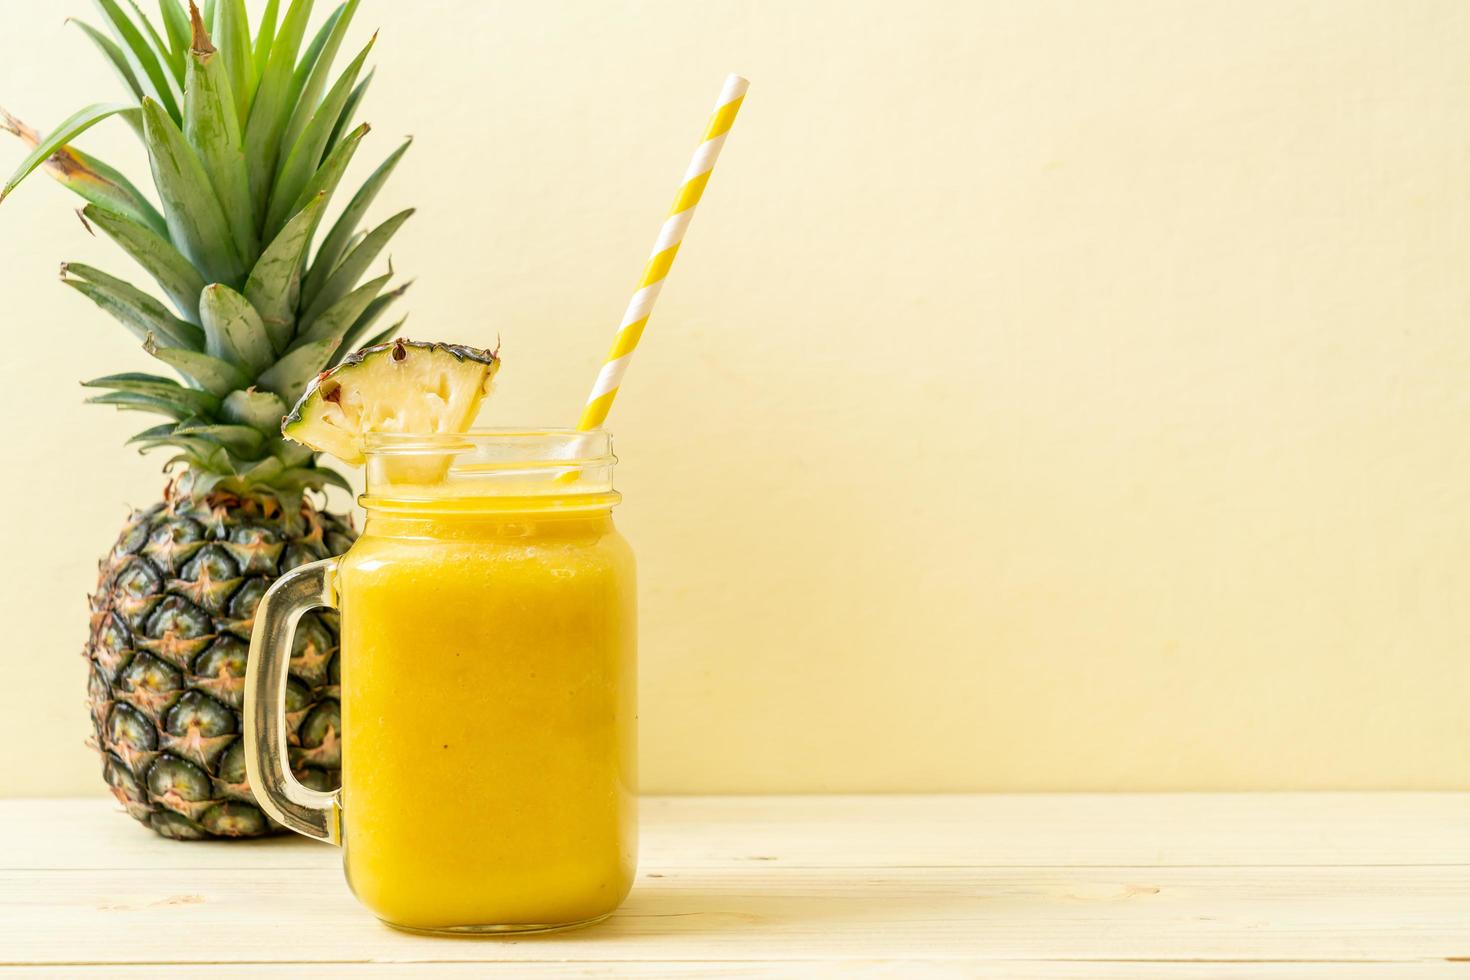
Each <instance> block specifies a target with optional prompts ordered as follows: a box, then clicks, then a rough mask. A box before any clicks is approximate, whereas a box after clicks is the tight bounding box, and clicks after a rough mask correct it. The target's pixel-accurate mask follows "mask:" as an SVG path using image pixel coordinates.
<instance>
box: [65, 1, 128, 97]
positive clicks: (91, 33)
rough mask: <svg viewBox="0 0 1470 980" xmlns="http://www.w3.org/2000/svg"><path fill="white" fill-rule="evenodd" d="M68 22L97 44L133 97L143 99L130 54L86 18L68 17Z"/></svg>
mask: <svg viewBox="0 0 1470 980" xmlns="http://www.w3.org/2000/svg"><path fill="white" fill-rule="evenodd" d="M66 22H67V23H68V24H75V25H76V27H77V29H78V30H80V31H81V32H82V33H83V34H85V35H86V36H87V39H88V40H90V41H91V42H92V43H93V44H95V45H96V46H97V50H99V51H101V52H102V57H104V58H106V59H107V63H108V64H110V65H112V70H113V71H115V72H117V74H118V77H119V78H121V79H122V80H123V84H124V85H126V86H127V87H128V91H129V92H132V93H133V98H135V99H138V100H139V101H142V99H143V85H142V83H140V82H139V81H138V76H137V75H135V74H134V73H133V66H132V65H131V64H129V63H128V56H127V55H125V54H123V50H122V48H120V47H118V46H117V42H116V41H114V40H113V39H112V38H110V37H108V36H107V35H106V34H103V33H102V32H101V31H99V30H97V28H95V27H93V26H92V25H91V24H88V23H87V22H86V21H84V20H78V19H77V18H75V17H68V18H67V21H66Z"/></svg>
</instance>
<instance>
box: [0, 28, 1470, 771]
mask: <svg viewBox="0 0 1470 980" xmlns="http://www.w3.org/2000/svg"><path fill="white" fill-rule="evenodd" d="M86 6H87V5H85V4H83V3H81V0H76V2H75V3H73V4H71V5H69V6H67V7H63V6H62V5H56V4H52V3H49V2H48V3H41V2H38V0H0V24H3V25H4V28H3V32H0V49H3V56H0V103H3V104H5V105H6V106H7V107H8V108H10V109H12V110H13V111H15V112H16V113H18V114H20V115H22V116H24V117H26V118H28V119H30V120H32V121H34V122H36V123H38V124H41V125H43V126H49V125H51V124H53V123H55V122H56V121H58V120H59V119H61V118H62V117H63V116H64V115H66V114H67V113H68V112H70V111H71V110H72V109H74V108H76V107H78V106H80V105H82V104H84V103H87V102H91V101H98V100H103V99H108V98H112V97H113V93H114V91H115V89H114V82H113V80H112V79H111V78H110V77H109V76H108V74H107V71H106V69H105V68H104V67H102V66H101V64H100V63H99V61H98V59H97V58H96V57H95V55H94V53H93V52H92V51H91V50H90V49H88V48H87V47H86V45H85V42H84V40H83V38H82V37H81V36H80V34H79V33H77V32H76V31H75V30H74V29H72V28H67V27H64V25H63V23H62V15H63V12H64V11H66V12H72V13H77V14H83V15H86V14H88V13H89V11H88V10H86V9H84V8H86ZM71 8H75V9H74V10H73V9H71ZM359 26H360V28H361V32H360V33H361V34H362V37H363V38H364V39H365V37H366V34H367V32H368V31H369V30H371V28H372V27H374V26H380V27H381V28H382V36H381V38H380V41H379V44H378V46H377V49H376V51H375V55H374V58H375V61H376V63H377V65H378V66H379V70H378V78H377V81H376V82H375V89H374V91H373V92H372V93H371V96H370V98H369V108H368V111H367V113H366V115H367V118H368V119H369V120H370V121H371V122H372V123H373V124H374V126H375V135H374V136H373V137H372V140H371V146H372V152H366V153H364V154H363V155H362V156H361V157H360V160H361V166H360V168H359V169H360V171H361V172H362V173H364V174H365V173H366V171H367V169H368V168H369V167H370V166H372V165H373V164H374V163H375V162H376V159H377V158H381V157H382V156H384V155H386V154H387V153H388V152H389V150H390V149H391V148H392V147H393V146H394V145H395V144H396V142H397V140H398V138H399V137H400V136H401V135H402V134H405V133H413V134H414V135H415V136H416V137H417V143H416V145H415V148H414V150H413V151H412V153H411V154H410V156H409V157H408V158H407V160H406V162H405V164H404V166H403V167H402V168H401V169H400V170H399V173H398V176H397V177H396V178H395V180H394V182H393V184H392V185H391V188H390V189H389V191H388V192H387V193H385V195H384V197H383V199H381V200H380V202H379V206H378V209H377V213H378V214H380V215H383V216H385V215H387V214H389V213H392V211H394V210H397V209H398V208H400V207H403V206H407V205H409V204H415V205H417V206H418V207H419V209H420V210H419V214H418V216H417V217H416V218H415V219H414V220H413V221H412V222H411V224H410V225H409V226H408V228H407V229H406V231H405V232H403V233H402V234H401V236H400V238H399V239H398V240H397V242H396V246H395V249H394V254H393V260H394V263H395V265H396V267H397V268H398V269H400V270H403V271H405V272H407V273H409V274H411V275H415V276H417V277H418V279H419V283H418V285H417V287H416V288H415V291H414V293H413V294H412V297H411V307H412V309H413V311H414V318H413V320H412V321H411V324H412V331H411V333H412V334H413V335H416V336H423V337H425V338H434V339H453V340H459V341H465V342H471V343H477V344H491V343H493V342H494V341H495V338H496V337H497V335H498V336H500V337H502V338H503V339H504V353H505V358H506V368H505V370H504V371H503V372H502V374H501V379H502V386H501V391H500V394H499V396H498V400H497V401H496V402H495V403H494V404H493V406H492V407H491V409H490V410H489V412H488V413H487V415H486V417H485V421H486V422H490V423H497V424H513V423H533V424H534V423H542V424H545V423H551V424H556V423H562V424H569V423H571V422H572V421H574V420H575V417H576V413H577V409H578V406H579V404H580V401H581V399H582V397H583V395H584V392H585V390H586V388H587V387H588V386H589V385H590V383H591V380H592V377H593V374H594V372H595V368H596V364H597V361H598V359H599V357H600V355H601V354H602V353H603V350H604V348H605V345H606V343H607V342H608V339H609V338H610V336H611V331H612V330H613V328H614V327H615V325H616V322H617V319H618V317H619V315H620V313H621V311H622V307H623V304H624V302H625V300H626V297H627V295H628V293H629V291H630V290H631V287H632V285H633V284H634V282H635V280H636V278H637V275H638V273H639V270H640V266H641V263H642V259H643V257H644V255H645V252H646V250H647V248H648V246H649V245H650V243H651V241H652V237H653V235H654V232H655V231H656V229H657V227H658V223H659V220H660V216H661V214H662V211H663V209H664V208H665V207H666V206H667V204H668V201H669V199H670V197H671V194H672V192H673V189H674V187H675V185H676V184H677V181H678V178H679V175H680V173H681V172H682V169H683V166H684V163H685V160H686V159H687V155H688V153H689V151H690V149H691V148H692V145H693V142H694V140H695V138H696V137H697V135H698V133H699V130H700V126H701V124H702V121H703V119H704V115H705V113H706V112H707V110H708V108H709V105H710V103H711V101H712V99H713V97H714V95H715V93H716V91H717V90H718V88H719V85H720V81H721V79H722V78H723V77H724V75H725V73H726V72H727V71H732V70H734V71H740V72H742V73H744V74H747V75H749V76H750V77H751V79H752V80H753V86H752V89H751V94H750V96H749V98H748V99H747V103H746V107H745V109H744V112H743V113H742V116H741V120H740V123H739V125H738V126H737V128H736V130H735V133H734V135H733V136H732V138H731V141H730V143H729V146H728V148H727V150H726V154H725V156H724V158H723V160H722V163H721V167H720V171H719V173H718V174H717V177H716V179H715V181H714V182H713V184H712V185H711V189H710V191H709V193H708V195H707V196H706V199H705V202H704V204H703V206H702V208H701V213H700V217H699V220H698V221H697V222H696V223H695V225H694V228H693V230H692V232H691V234H690V238H689V241H688V244H687V245H686V247H685V249H684V251H683V253H682V254H681V256H680V261H679V266H678V268H677V269H676V271H675V274H674V276H673V278H672V280H671V282H670V285H669V286H668V288H667V289H666V290H665V292H664V295H663V299H662V301H661V304H660V308H659V311H658V313H657V315H656V317H655V318H654V322H653V324H652V325H651V327H650V329H649V332H648V334H647V336H646V338H645V341H644V344H643V348H642V350H641V351H640V353H639V356H638V361H637V363H636V364H635V365H634V367H633V369H632V371H631V373H630V375H629V378H628V383H627V386H626V388H625V390H624V393H623V397H622V399H621V400H620V403H619V405H618V407H617V410H616V412H615V414H614V417H613V419H612V427H613V429H614V431H615V432H616V434H617V436H618V446H619V452H620V455H621V457H622V459H623V463H622V465H621V467H620V482H621V486H622V488H623V489H624V490H625V492H626V494H627V499H626V502H625V504H624V506H623V508H622V509H621V511H620V518H619V519H620V521H621V523H622V524H623V526H624V529H625V531H626V532H627V533H628V535H629V536H630V537H631V538H632V539H633V541H634V543H635V545H636V547H637V549H638V552H639V555H640V559H641V569H642V581H643V586H642V588H643V592H642V596H643V670H642V705H643V710H642V722H643V763H644V776H645V785H646V788H647V789H649V790H651V791H802V790H808V791H836V790H987V789H1008V790H1032V789H1125V788H1127V789H1153V788H1244V787H1262V788H1279V787H1422V788H1447V787H1455V788H1461V789H1463V788H1467V787H1470V710H1467V707H1466V704H1467V693H1470V656H1467V653H1470V649H1467V647H1470V601H1467V599H1470V506H1467V490H1470V55H1467V53H1466V52H1470V7H1467V6H1466V5H1465V4H1463V3H1461V2H1458V0H1414V2H1403V3H1384V2H1358V0H1295V2H1287V3H1282V2H1278V0H1248V2H1238V0H1231V2H1223V0H1222V2H1176V0H1114V2H1108V3H1079V2H1029V0H1028V2H1024V3H1022V2H1000V0H987V2H976V3H971V2H959V0H954V2H939V0H927V2H910V3H894V2H873V0H863V2H854V0H804V2H795V3H786V2H775V0H769V2H743V3H742V2H729V0H701V2H698V3H691V2H680V0H639V2H632V0H614V2H596V3H593V2H570V0H560V2H547V3H535V4H532V3H499V2H464V0H416V2H415V3H412V4H410V3H398V2H395V3H389V2H386V0H368V2H367V3H365V4H364V8H363V12H362V14H361V15H360V16H359ZM83 145H84V146H85V147H86V148H88V149H91V150H92V151H93V152H95V153H97V154H99V155H102V156H104V157H107V158H109V159H112V160H113V162H115V163H124V164H127V165H128V166H131V167H133V168H135V169H134V172H135V173H137V174H140V175H142V174H144V173H146V171H145V170H143V169H142V158H141V155H140V153H139V152H138V151H137V150H136V148H135V147H134V146H133V145H132V137H131V135H130V134H129V133H128V132H127V131H126V129H125V128H124V127H122V126H121V125H119V126H117V127H115V128H114V129H110V130H107V131H99V132H98V133H97V134H96V135H95V137H93V138H89V139H88V140H86V141H85V142H84V143H83ZM20 156H21V153H20V151H19V148H18V147H17V146H15V145H0V163H3V164H4V169H6V170H8V169H10V167H11V166H12V165H13V164H14V163H15V162H17V161H18V160H19V159H20ZM369 157H371V158H374V159H371V160H369V159H366V158H369ZM143 179H146V178H143ZM73 207H74V204H73V201H72V200H71V199H70V198H69V197H68V196H67V194H66V193H65V192H64V191H63V190H62V189H60V188H58V187H56V186H54V185H52V184H50V183H49V182H46V181H42V180H37V181H35V182H34V183H33V184H29V185H27V186H26V187H24V188H23V189H22V191H21V192H19V193H18V194H17V195H16V196H15V197H14V198H12V199H11V200H9V201H7V202H6V203H5V204H4V206H3V207H0V319H3V324H0V330H3V337H4V345H5V346H4V355H3V357H0V412H3V415H4V417H5V418H6V419H8V420H9V421H8V432H7V437H6V446H5V451H4V455H3V458H4V471H5V478H4V479H3V480H0V513H3V514H4V515H5V519H4V528H5V531H4V540H5V552H4V558H3V560H0V623H3V628H4V631H5V639H4V650H5V653H4V657H3V672H0V678H3V681H0V794H54V793H81V792H87V793H96V792H100V791H101V786H100V781H99V778H98V775H97V772H96V764H95V762H94V760H93V758H92V756H91V755H90V753H89V752H88V751H87V750H85V749H83V747H82V740H83V738H84V737H85V735H86V732H87V721H86V713H85V710H84V708H83V705H82V697H83V685H84V672H83V668H82V662H81V660H80V659H79V658H78V656H77V653H78V650H79V649H80V645H81V642H82V640H83V635H84V620H85V614H84V604H83V597H84V595H85V593H86V591H87V590H88V588H89V586H90V585H91V583H92V578H93V575H94V567H95V560H96V557H97V556H98V555H99V554H100V553H101V552H102V551H103V550H104V549H105V548H106V547H107V546H108V545H109V544H110V542H111V541H112V539H113V537H114V535H115V534H116V532H117V529H118V526H119V525H120V523H121V521H122V518H123V516H124V513H125V511H124V505H125V504H126V503H128V502H132V503H136V504H145V503H148V502H150V501H151V500H153V499H154V498H155V496H156V494H157V492H158V490H159V487H160V476H159V473H158V467H159V465H160V462H161V461H159V460H146V459H140V458H138V457H137V456H135V455H133V454H132V453H131V452H130V451H128V450H125V449H123V448H122V447H121V442H122V440H123V438H124V437H125V436H126V435H128V434H130V433H131V432H132V431H134V429H135V428H136V424H135V423H136V422H137V419H136V418H133V417H121V416H116V415H113V414H111V413H109V412H108V411H106V410H104V409H99V408H90V407H85V406H83V405H82V404H81V400H82V394H83V393H82V391H81V390H80V389H79V388H77V387H76V382H77V381H78V380H79V379H82V378H86V377H93V376H96V375H98V374H102V373H107V372H113V371H121V370H140V369H148V365H149V364H150V362H149V360H148V359H147V358H146V357H145V355H144V354H143V353H142V352H141V351H140V350H138V349H137V347H136V345H135V343H134V342H133V341H132V340H131V339H130V337H129V336H128V335H127V334H126V333H125V332H124V331H123V330H121V329H120V328H118V327H117V326H115V325H114V324H112V323H111V321H109V320H108V319H106V317H105V316H104V314H102V313H101V312H100V311H97V310H95V309H94V308H92V307H90V306H89V305H88V304H87V303H86V302H85V301H84V300H83V299H81V298H80V297H78V296H75V295H73V294H71V293H69V292H68V291H66V290H64V289H63V288H62V287H61V286H60V285H58V284H57V283H56V282H55V279H56V267H57V263H58V262H59V261H60V260H61V259H63V258H68V259H76V260H85V261H89V262H96V263H98V264H101V265H103V266H104V267H105V268H108V269H112V270H126V271H128V272H129V273H131V271H132V270H129V269H127V263H126V260H125V259H123V258H122V257H121V256H120V254H119V253H117V252H116V251H114V250H113V249H112V248H111V247H110V246H109V245H108V244H107V243H105V242H104V241H102V240H100V239H92V238H89V237H88V236H87V235H86V233H85V232H84V231H83V230H82V227H81V225H80V224H79V223H78V222H77V220H76V219H75V218H74V217H72V215H71V214H70V213H69V210H70V209H71V208H73Z"/></svg>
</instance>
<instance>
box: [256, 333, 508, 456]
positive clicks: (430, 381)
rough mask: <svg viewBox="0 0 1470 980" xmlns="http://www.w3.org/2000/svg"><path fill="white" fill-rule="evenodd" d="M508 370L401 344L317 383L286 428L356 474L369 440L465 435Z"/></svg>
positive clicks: (363, 354) (489, 359)
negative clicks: (387, 435) (371, 436)
mask: <svg viewBox="0 0 1470 980" xmlns="http://www.w3.org/2000/svg"><path fill="white" fill-rule="evenodd" d="M499 369H500V357H499V355H498V354H497V353H496V352H495V351H488V350H479V349H477V348H474V347H461V346H458V345H455V344H427V343H421V342H418V341H413V340H394V341H392V342H390V343H386V344H379V345H378V346H376V347H367V348H364V349H363V350H360V351H358V352H357V353H355V354H349V355H347V356H346V357H344V358H343V359H342V361H341V363H340V364H338V365H337V366H336V367H334V368H332V369H331V370H330V371H324V372H322V373H321V374H319V375H317V377H316V379H315V380H313V381H312V382H311V384H309V385H308V386H307V388H306V391H305V393H304V394H302V396H301V400H300V401H298V402H297V403H296V407H295V408H294V409H292V410H291V414H289V415H287V416H286V418H285V420H284V421H283V422H282V423H281V433H282V435H284V436H285V437H286V438H287V439H291V440H293V441H295V442H299V443H301V444H302V445H304V446H306V447H308V448H310V449H313V450H315V451H316V452H319V453H326V454H328V455H330V456H335V457H337V458H338V459H340V460H341V461H342V462H344V463H347V464H348V465H351V466H361V465H362V464H363V462H364V455H363V446H364V442H365V440H366V438H367V435H368V433H371V432H400V433H416V434H424V435H427V434H433V433H452V432H464V431H466V430H467V429H468V428H469V427H470V426H471V425H473V424H474V422H475V417H476V416H477V415H478V414H479V412H480V404H481V402H483V401H484V400H485V396H486V395H488V394H489V393H490V384H491V382H492V381H493V380H494V378H495V373H496V372H497V371H498V370H499Z"/></svg>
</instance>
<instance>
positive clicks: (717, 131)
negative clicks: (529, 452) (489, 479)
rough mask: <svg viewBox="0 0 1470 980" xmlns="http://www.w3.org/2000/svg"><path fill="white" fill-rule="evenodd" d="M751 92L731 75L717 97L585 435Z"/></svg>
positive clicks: (617, 378) (613, 393)
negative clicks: (738, 114)
mask: <svg viewBox="0 0 1470 980" xmlns="http://www.w3.org/2000/svg"><path fill="white" fill-rule="evenodd" d="M749 87H750V82H749V81H747V80H746V79H744V78H741V77H740V76H739V75H731V76H730V77H729V78H727V79H725V87H724V89H723V90H722V91H721V92H720V98H719V101H718V102H716V103H715V110H714V114H713V115H711V116H710V120H709V125H708V126H707V127H705V131H704V139H703V140H702V141H701V142H700V144H699V148H698V149H697V150H695V151H694V159H693V160H691V161H689V169H688V170H686V171H685V172H684V182H683V183H682V184H681V185H680V186H679V194H678V196H677V197H676V198H674V206H673V207H671V208H670V209H669V215H668V217H667V218H665V219H664V226H663V228H662V229H661V230H660V231H659V233H658V240H657V241H656V242H654V245H653V253H652V254H651V255H650V256H649V258H648V265H647V266H645V267H644V269H643V278H642V280H640V281H639V283H638V289H637V291H636V292H634V293H633V298H632V300H630V301H629V303H628V309H627V312H625V313H624V314H623V322H622V325H621V326H620V327H618V333H617V336H616V337H615V338H614V339H613V345H612V350H610V351H608V354H607V358H606V359H605V360H604V361H603V362H602V370H601V371H599V372H598V374H597V383H596V384H594V385H593V386H592V393H591V394H590V395H588V396H587V405H586V407H585V408H583V409H582V420H581V421H580V422H578V423H577V428H578V429H580V430H582V431H584V432H585V431H587V430H589V429H596V428H599V427H601V425H602V423H603V422H604V421H605V420H606V419H607V413H608V410H609V409H611V408H612V403H613V399H614V398H616V397H617V394H618V386H619V385H621V384H622V382H623V374H624V372H626V371H627V370H628V362H629V361H630V360H632V359H633V351H634V350H636V349H637V347H638V339H639V338H640V337H642V336H643V328H644V327H646V326H647V325H648V317H649V314H651V313H652V312H653V304H654V302H655V301H656V300H657V299H658V294H659V290H661V289H662V288H663V284H664V280H665V279H666V278H667V277H668V274H669V269H670V268H671V267H672V266H673V264H674V256H675V255H677V254H678V252H679V243H680V242H682V241H683V240H684V233H685V232H686V231H687V230H688V229H689V222H690V220H691V219H692V218H693V217H694V209H695V207H696V206H697V205H698V204H699V199H700V197H701V196H702V195H703V194H704V187H705V184H707V183H709V176H710V173H711V172H712V171H713V170H714V167H715V160H717V159H718V158H719V156H720V150H721V149H722V148H723V147H724V145H725V136H726V135H727V134H728V133H729V132H730V127H731V126H732V125H734V124H735V114H736V113H737V112H739V111H740V103H741V101H742V100H743V99H744V98H745V90H746V89H747V88H749Z"/></svg>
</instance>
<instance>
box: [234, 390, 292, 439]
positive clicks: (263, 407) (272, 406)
mask: <svg viewBox="0 0 1470 980" xmlns="http://www.w3.org/2000/svg"><path fill="white" fill-rule="evenodd" d="M288 411H290V406H289V405H287V404H286V403H285V402H284V401H282V400H281V396H280V395H276V394H273V393H271V392H269V391H254V390H246V391H232V392H230V394H229V397H227V398H226V399H225V401H224V406H223V410H222V411H221V413H220V417H221V418H223V419H225V421H227V422H234V423H236V424H237V425H248V426H250V427H251V428H253V429H259V430H260V431H262V432H268V433H272V434H274V433H276V432H279V431H280V429H281V419H282V418H284V417H285V415H286V413H287V412H288Z"/></svg>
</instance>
